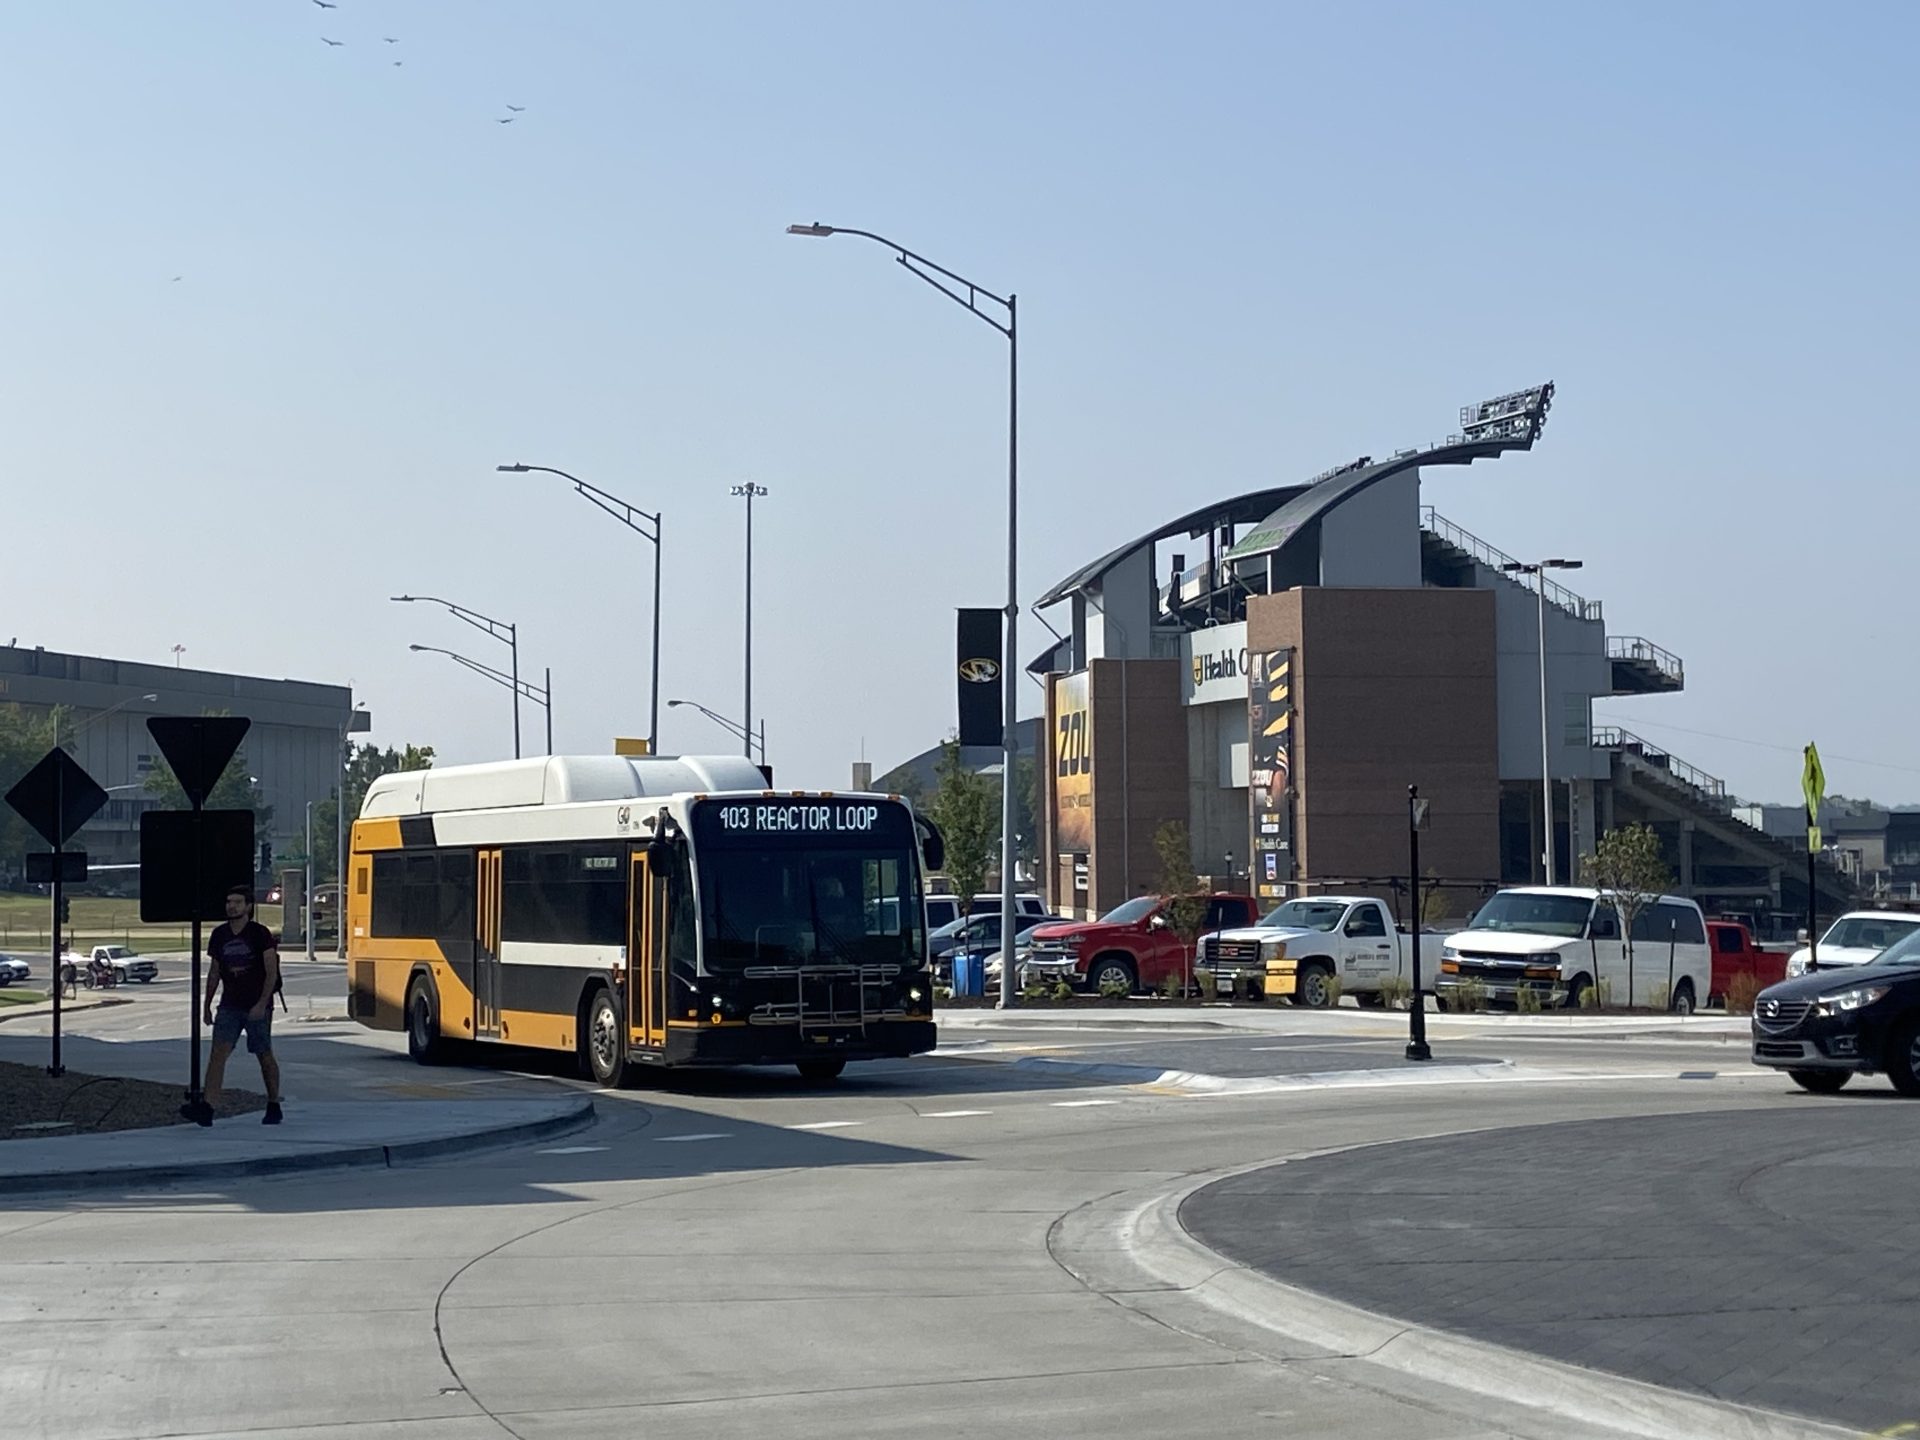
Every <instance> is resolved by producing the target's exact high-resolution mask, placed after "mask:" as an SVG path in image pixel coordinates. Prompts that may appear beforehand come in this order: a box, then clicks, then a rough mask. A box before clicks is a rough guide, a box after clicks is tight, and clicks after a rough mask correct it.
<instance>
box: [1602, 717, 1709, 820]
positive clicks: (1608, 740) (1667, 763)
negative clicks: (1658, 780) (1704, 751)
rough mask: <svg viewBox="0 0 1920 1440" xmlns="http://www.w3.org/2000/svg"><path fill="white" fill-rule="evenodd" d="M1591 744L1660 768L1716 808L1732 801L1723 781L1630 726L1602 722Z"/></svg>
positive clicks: (1654, 767)
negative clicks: (1642, 736) (1690, 763)
mask: <svg viewBox="0 0 1920 1440" xmlns="http://www.w3.org/2000/svg"><path fill="white" fill-rule="evenodd" d="M1593 748H1594V749H1596V750H1618V751H1620V752H1621V753H1623V754H1627V755H1632V756H1635V757H1636V758H1638V759H1639V760H1641V761H1643V762H1644V763H1645V764H1646V765H1648V766H1650V767H1651V768H1652V769H1655V770H1660V771H1664V772H1665V773H1666V774H1669V775H1671V776H1673V778H1674V779H1676V780H1678V781H1679V782H1680V783H1681V784H1683V785H1685V786H1687V787H1688V788H1690V789H1693V790H1697V791H1699V792H1700V794H1701V795H1702V796H1703V797H1705V798H1706V799H1707V800H1708V801H1709V802H1710V803H1711V804H1713V805H1714V806H1715V807H1716V808H1728V809H1730V807H1731V806H1732V804H1733V801H1732V799H1731V798H1730V797H1729V796H1728V794H1727V782H1726V781H1724V780H1722V779H1720V778H1719V777H1718V776H1716V775H1709V774H1708V773H1707V772H1706V771H1704V770H1702V769H1699V768H1698V767H1697V766H1693V765H1689V764H1688V763H1687V762H1686V761H1684V760H1681V759H1678V758H1677V757H1675V756H1674V755H1672V754H1671V753H1670V752H1668V751H1667V750H1666V749H1665V747H1663V746H1660V745H1655V744H1654V743H1653V742H1652V741H1651V740H1642V739H1641V738H1640V737H1639V736H1638V735H1636V734H1634V733H1633V732H1632V731H1631V730H1622V729H1621V728H1620V727H1619V726H1617V725H1602V726H1600V727H1598V728H1597V729H1596V730H1595V731H1594V732H1593Z"/></svg>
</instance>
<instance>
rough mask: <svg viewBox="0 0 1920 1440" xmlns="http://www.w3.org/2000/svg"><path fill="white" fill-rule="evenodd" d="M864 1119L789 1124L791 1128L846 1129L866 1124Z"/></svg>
mask: <svg viewBox="0 0 1920 1440" xmlns="http://www.w3.org/2000/svg"><path fill="white" fill-rule="evenodd" d="M866 1123H867V1122H866V1121H864V1120H815V1121H813V1122H812V1123H811V1124H808V1125H789V1126H788V1127H787V1128H788V1129H789V1130H846V1129H849V1128H850V1127H852V1126H855V1125H864V1124H866Z"/></svg>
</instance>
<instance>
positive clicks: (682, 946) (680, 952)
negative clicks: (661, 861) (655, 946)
mask: <svg viewBox="0 0 1920 1440" xmlns="http://www.w3.org/2000/svg"><path fill="white" fill-rule="evenodd" d="M694 909H695V907H694V903H693V875H692V872H691V871H690V870H689V868H688V866H687V848H686V846H684V845H675V846H674V847H673V858H672V860H671V861H669V862H668V864H667V926H666V943H667V954H666V962H667V972H668V973H669V974H671V975H676V976H680V977H682V978H684V979H685V980H686V981H687V983H688V984H690V985H691V984H694V983H695V977H696V975H697V973H698V970H699V942H698V941H697V939H696V938H695V937H696V935H697V934H698V932H699V925H698V923H697V921H698V917H697V916H696V915H695V913H694Z"/></svg>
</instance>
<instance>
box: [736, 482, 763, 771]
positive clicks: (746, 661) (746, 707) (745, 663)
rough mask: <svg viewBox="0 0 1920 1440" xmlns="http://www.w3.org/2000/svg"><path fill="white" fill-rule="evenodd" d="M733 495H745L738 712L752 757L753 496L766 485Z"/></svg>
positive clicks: (747, 487) (738, 487)
mask: <svg viewBox="0 0 1920 1440" xmlns="http://www.w3.org/2000/svg"><path fill="white" fill-rule="evenodd" d="M733 493H734V495H735V496H745V497H746V501H747V628H746V646H745V654H744V657H743V660H742V664H741V674H742V677H743V680H744V694H743V695H742V697H741V701H740V713H741V714H742V715H743V716H745V717H746V718H745V724H744V728H743V729H742V730H741V733H740V739H741V743H742V744H744V745H745V746H746V747H747V748H746V756H747V759H749V760H751V759H752V758H753V497H754V496H756V495H764V494H766V493H767V487H766V486H764V485H756V484H754V483H753V482H752V481H751V480H749V481H748V482H747V483H746V484H744V485H736V486H734V487H733Z"/></svg>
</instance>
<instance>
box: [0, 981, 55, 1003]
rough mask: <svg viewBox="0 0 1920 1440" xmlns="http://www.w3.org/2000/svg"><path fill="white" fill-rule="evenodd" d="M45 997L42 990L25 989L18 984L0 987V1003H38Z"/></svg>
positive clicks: (45, 993)
mask: <svg viewBox="0 0 1920 1440" xmlns="http://www.w3.org/2000/svg"><path fill="white" fill-rule="evenodd" d="M46 998H47V992H46V991H44V990H25V989H22V988H21V987H20V986H18V985H9V986H7V987H6V988H4V989H0V1005H38V1004H39V1003H40V1002H41V1001H42V1000H44V999H46Z"/></svg>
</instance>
